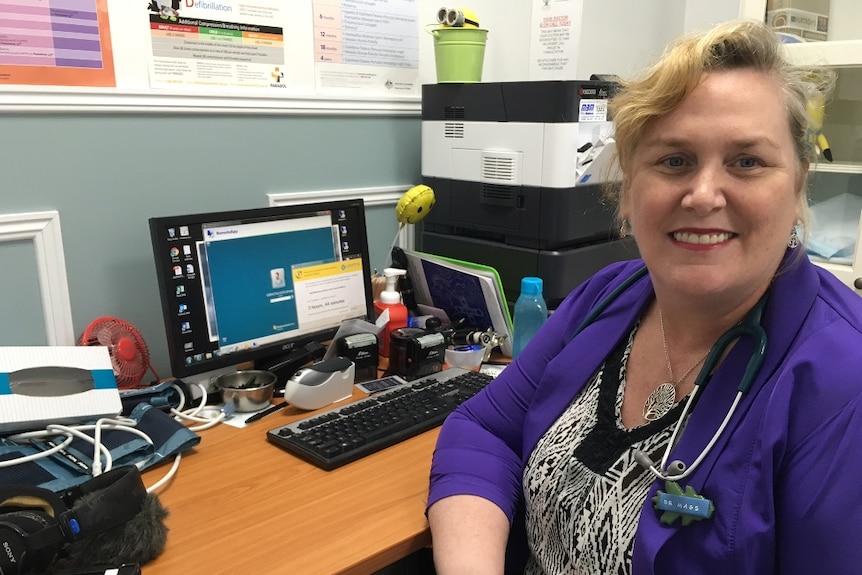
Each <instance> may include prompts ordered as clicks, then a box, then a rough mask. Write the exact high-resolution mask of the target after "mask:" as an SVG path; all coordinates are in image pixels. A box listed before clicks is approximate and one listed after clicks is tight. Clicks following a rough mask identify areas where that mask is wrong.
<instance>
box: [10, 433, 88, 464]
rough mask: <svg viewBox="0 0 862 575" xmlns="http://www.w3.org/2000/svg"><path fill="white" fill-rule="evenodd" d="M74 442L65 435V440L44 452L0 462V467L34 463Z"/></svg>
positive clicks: (12, 438)
mask: <svg viewBox="0 0 862 575" xmlns="http://www.w3.org/2000/svg"><path fill="white" fill-rule="evenodd" d="M14 437H15V436H14V435H13V436H10V437H8V438H7V439H9V440H10V441H15V439H14ZM74 440H75V438H74V437H72V436H71V435H67V436H66V439H64V440H63V442H62V443H60V444H58V445H55V446H54V447H52V448H50V449H46V450H45V451H40V452H39V453H32V454H30V455H22V456H21V457H17V458H15V459H9V460H6V461H0V467H12V466H13V465H18V464H19V463H27V462H28V461H35V460H37V459H41V458H43V457H48V456H49V455H54V454H55V453H57V452H58V451H62V450H64V449H65V448H66V447H68V446H69V444H70V443H72V441H74Z"/></svg>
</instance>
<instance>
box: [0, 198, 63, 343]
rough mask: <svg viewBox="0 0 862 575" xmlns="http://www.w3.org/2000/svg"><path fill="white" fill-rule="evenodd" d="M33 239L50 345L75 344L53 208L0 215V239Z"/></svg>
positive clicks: (58, 231) (60, 241) (9, 240)
mask: <svg viewBox="0 0 862 575" xmlns="http://www.w3.org/2000/svg"><path fill="white" fill-rule="evenodd" d="M22 240H23V241H27V240H29V241H32V242H33V247H34V248H35V250H36V268H37V271H38V275H39V288H40V291H41V295H42V308H43V312H44V314H45V335H46V337H47V340H48V344H49V345H75V333H74V330H73V328H72V307H71V303H70V300H69V283H68V281H67V278H66V259H65V256H64V254H63V237H62V235H61V233H60V214H59V212H56V211H46V212H30V213H22V214H2V215H0V243H2V242H13V241H22Z"/></svg>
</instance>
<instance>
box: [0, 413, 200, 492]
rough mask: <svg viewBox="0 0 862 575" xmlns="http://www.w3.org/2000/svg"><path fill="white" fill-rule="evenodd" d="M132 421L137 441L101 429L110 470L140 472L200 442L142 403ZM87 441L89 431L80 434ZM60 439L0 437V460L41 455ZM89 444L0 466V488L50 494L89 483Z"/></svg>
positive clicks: (76, 442)
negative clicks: (14, 487)
mask: <svg viewBox="0 0 862 575" xmlns="http://www.w3.org/2000/svg"><path fill="white" fill-rule="evenodd" d="M128 417H129V418H130V419H134V420H135V421H137V422H138V423H137V425H136V426H135V427H136V429H138V430H139V431H142V432H143V433H145V434H146V435H148V436H149V437H150V439H151V440H152V444H150V443H149V442H148V441H147V440H145V439H144V438H143V437H140V436H139V435H137V434H134V433H129V432H128V431H123V430H121V429H119V430H118V429H108V428H103V429H102V432H101V440H102V443H103V444H104V445H105V447H106V448H107V449H108V451H109V452H110V453H111V458H112V460H113V462H112V466H113V467H115V468H116V467H120V466H123V465H137V466H139V467H140V469H141V470H144V469H149V468H150V467H153V466H154V465H158V464H159V463H161V462H163V461H164V460H165V459H168V458H171V457H173V456H175V455H177V454H178V453H182V452H184V451H186V450H188V449H191V448H192V447H195V446H196V445H198V444H199V443H200V436H199V435H198V434H196V433H195V432H193V431H191V430H190V429H189V428H187V427H186V426H185V425H183V424H182V423H180V422H178V421H176V420H175V419H174V418H173V417H171V416H170V415H168V414H167V413H165V412H163V411H161V410H160V409H158V408H155V407H153V406H152V405H151V404H149V403H147V402H142V403H140V404H138V405H137V406H136V407H135V408H134V409H132V411H131V413H130V414H129V416H128ZM86 433H87V434H88V435H90V436H91V437H92V431H87V432H86ZM64 439H65V436H63V435H57V436H56V437H47V438H39V439H32V440H30V442H29V443H16V442H11V441H8V440H6V439H2V438H0V461H11V460H15V459H19V458H21V457H24V456H27V455H34V454H38V453H40V452H44V451H46V450H48V449H50V448H52V447H53V446H55V445H58V444H60V443H62V442H63V440H64ZM93 452H94V447H93V444H92V443H90V442H88V441H86V440H84V439H80V438H76V439H75V440H73V441H72V442H71V443H70V444H69V445H68V446H67V447H66V448H65V449H63V450H62V451H60V452H58V453H54V454H52V455H50V456H47V457H41V458H39V459H35V460H32V461H27V462H24V463H20V464H16V465H10V466H8V467H0V485H12V484H21V483H23V484H28V485H33V486H36V487H41V488H43V489H48V490H51V491H54V492H56V493H59V492H62V491H65V490H66V489H68V488H70V487H73V486H76V485H79V484H81V483H83V482H84V481H87V480H88V479H91V478H92V475H91V474H90V472H91V469H92V465H93Z"/></svg>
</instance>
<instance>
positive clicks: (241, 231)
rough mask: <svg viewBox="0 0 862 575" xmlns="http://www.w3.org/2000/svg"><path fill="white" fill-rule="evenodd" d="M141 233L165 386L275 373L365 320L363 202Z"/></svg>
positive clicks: (158, 220) (164, 225)
mask: <svg viewBox="0 0 862 575" xmlns="http://www.w3.org/2000/svg"><path fill="white" fill-rule="evenodd" d="M149 224H150V235H151V238H152V244H153V253H154V256H155V264H156V277H157V278H158V285H159V296H160V299H161V304H162V312H163V315H164V323H165V330H166V332H167V340H168V353H169V355H170V361H171V370H172V373H173V376H174V377H177V378H180V379H185V378H190V381H195V379H194V378H191V376H195V375H199V374H208V373H210V372H216V373H218V370H225V369H230V368H235V367H236V366H237V365H238V364H244V363H246V362H249V361H253V362H255V366H256V367H260V366H266V365H274V364H275V363H277V362H278V361H279V359H280V358H282V357H285V356H289V355H290V354H291V353H292V352H295V351H296V350H300V349H301V348H302V347H303V346H307V345H308V344H309V343H310V342H314V341H317V342H321V343H322V342H325V341H327V340H330V339H331V338H332V337H333V336H334V335H335V333H336V331H337V330H338V328H339V326H340V325H341V323H342V322H343V321H345V320H349V319H354V318H361V319H366V320H368V319H370V318H373V313H374V308H373V303H372V290H371V271H370V266H369V260H370V258H369V254H368V239H367V236H366V227H365V207H364V203H363V200H362V199H350V200H338V201H331V202H321V203H310V204H299V205H291V206H281V207H269V208H259V209H249V210H239V211H225V212H214V213H202V214H191V215H177V216H168V217H155V218H151V219H150V220H149ZM288 377H289V375H288ZM200 379H201V380H205V379H206V377H201V378H200Z"/></svg>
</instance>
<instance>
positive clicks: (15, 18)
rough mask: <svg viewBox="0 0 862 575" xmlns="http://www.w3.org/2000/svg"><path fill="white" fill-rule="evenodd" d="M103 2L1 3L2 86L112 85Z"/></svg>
mask: <svg viewBox="0 0 862 575" xmlns="http://www.w3.org/2000/svg"><path fill="white" fill-rule="evenodd" d="M106 3H107V0H0V85H36V84H38V85H43V86H48V85H55V86H108V87H114V86H115V78H114V61H113V55H112V50H111V34H110V28H109V26H108V7H107V5H106Z"/></svg>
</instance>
